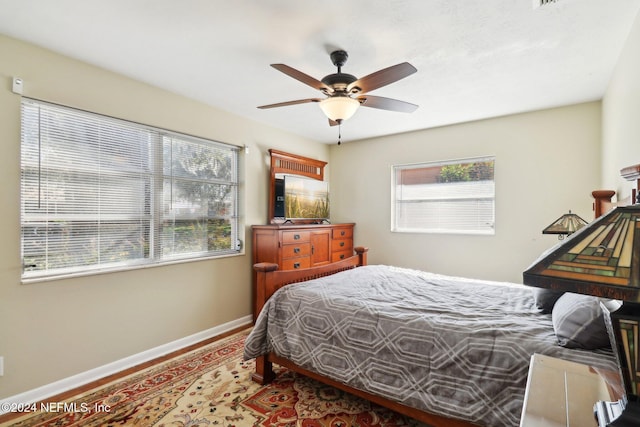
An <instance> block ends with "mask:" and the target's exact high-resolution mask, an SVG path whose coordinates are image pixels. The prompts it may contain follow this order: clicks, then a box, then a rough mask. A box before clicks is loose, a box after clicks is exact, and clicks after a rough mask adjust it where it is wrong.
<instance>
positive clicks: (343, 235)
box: [332, 227, 353, 240]
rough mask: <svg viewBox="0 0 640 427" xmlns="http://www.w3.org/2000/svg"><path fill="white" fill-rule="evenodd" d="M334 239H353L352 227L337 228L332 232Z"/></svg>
mask: <svg viewBox="0 0 640 427" xmlns="http://www.w3.org/2000/svg"><path fill="white" fill-rule="evenodd" d="M332 232H333V235H332V239H334V240H335V239H351V238H353V228H352V227H336V228H334V229H333V230H332Z"/></svg>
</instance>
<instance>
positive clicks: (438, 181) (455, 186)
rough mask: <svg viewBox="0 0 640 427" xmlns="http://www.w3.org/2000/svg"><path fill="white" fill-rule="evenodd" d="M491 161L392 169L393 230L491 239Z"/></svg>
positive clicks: (466, 161) (493, 196) (486, 158)
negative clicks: (489, 236) (488, 236)
mask: <svg viewBox="0 0 640 427" xmlns="http://www.w3.org/2000/svg"><path fill="white" fill-rule="evenodd" d="M494 163H495V159H494V158H493V157H482V158H474V159H465V160H454V161H446V162H434V163H421V164H413V165H401V166H394V167H393V190H392V193H393V196H392V197H393V207H392V224H391V229H392V231H398V232H423V233H464V234H494V229H495V206H494V205H495V184H494V179H493V170H494Z"/></svg>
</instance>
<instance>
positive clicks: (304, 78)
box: [271, 64, 333, 93]
mask: <svg viewBox="0 0 640 427" xmlns="http://www.w3.org/2000/svg"><path fill="white" fill-rule="evenodd" d="M271 66H272V67H273V68H275V69H276V70H278V71H281V72H283V73H285V74H286V75H287V76H289V77H293V78H294V79H296V80H298V81H300V82H302V83H304V84H306V85H309V86H311V87H312V88H314V89H318V90H321V91H323V92H325V93H333V88H331V87H330V86H327V85H326V84H324V83H322V82H321V81H320V80H318V79H315V78H313V77H311V76H310V75H308V74H305V73H303V72H302V71H298V70H296V69H295V68H291V67H289V66H288V65H284V64H271Z"/></svg>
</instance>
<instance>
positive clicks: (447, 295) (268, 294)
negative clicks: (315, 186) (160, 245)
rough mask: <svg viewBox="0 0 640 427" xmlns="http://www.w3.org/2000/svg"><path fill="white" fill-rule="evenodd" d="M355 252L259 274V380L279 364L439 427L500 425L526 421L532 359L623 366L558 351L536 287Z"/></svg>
mask: <svg viewBox="0 0 640 427" xmlns="http://www.w3.org/2000/svg"><path fill="white" fill-rule="evenodd" d="M356 251H357V255H355V256H354V257H352V258H349V259H347V260H344V261H343V262H341V263H340V264H339V265H335V266H334V265H328V266H323V267H321V268H316V269H306V271H305V270H299V271H278V270H277V265H275V264H268V263H263V264H257V265H256V266H255V270H256V272H257V274H258V284H259V286H258V289H260V290H261V292H263V294H261V295H259V296H258V299H259V300H261V301H264V306H263V307H261V312H260V315H259V316H258V319H257V321H256V324H255V326H254V328H253V330H252V332H251V334H250V335H249V337H248V339H247V341H246V344H245V358H247V359H249V358H254V357H255V358H256V372H255V374H254V376H253V378H254V380H255V381H257V382H260V383H263V384H264V383H268V382H270V381H271V380H272V379H273V375H274V374H273V370H272V364H273V363H276V364H278V365H281V366H285V367H287V368H289V369H292V370H294V371H296V372H300V373H302V374H304V375H307V376H310V377H312V378H315V379H318V380H320V381H323V382H325V383H328V384H330V385H333V386H336V387H339V388H341V389H344V390H346V391H349V392H351V393H354V394H356V395H359V396H361V397H364V398H366V399H369V400H371V401H373V402H375V403H378V404H381V405H383V406H386V407H389V408H390V409H393V410H396V411H398V412H400V413H403V414H405V415H408V416H410V417H413V418H416V419H418V420H420V421H423V422H425V423H427V424H430V425H433V426H435V427H440V426H472V425H481V426H491V427H499V426H517V425H518V424H519V419H520V415H521V411H522V403H523V397H524V390H525V386H526V380H527V373H528V368H529V361H530V358H531V356H532V354H533V353H539V354H545V355H549V356H553V357H559V358H563V359H567V360H573V361H577V362H580V363H585V364H589V365H591V366H594V367H597V368H602V369H605V370H612V371H613V370H615V369H616V364H615V359H614V356H613V353H612V352H611V350H610V349H607V348H596V349H583V348H567V347H564V346H560V345H558V337H557V336H556V334H555V331H554V327H553V324H552V316H551V314H549V313H542V312H541V309H540V308H539V306H538V303H539V301H538V302H537V301H536V299H535V298H534V297H533V294H532V289H531V288H529V287H525V286H523V285H516V284H508V283H497V282H489V281H482V280H472V279H463V278H456V277H448V276H442V275H438V274H432V273H428V272H423V271H416V270H411V269H405V268H398V267H393V266H386V265H367V262H366V253H367V250H366V248H362V247H359V248H357V250H356ZM333 270H338V271H337V272H334V271H333ZM331 273H334V274H331ZM307 279H310V280H307ZM289 283H297V284H296V285H295V286H285V285H286V284H289ZM280 288H282V289H280ZM276 291H277V292H276ZM604 335H605V339H607V340H608V337H607V336H606V330H605V331H604ZM596 347H598V346H596Z"/></svg>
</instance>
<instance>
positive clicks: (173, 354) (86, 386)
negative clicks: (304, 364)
mask: <svg viewBox="0 0 640 427" xmlns="http://www.w3.org/2000/svg"><path fill="white" fill-rule="evenodd" d="M247 328H248V326H241V327H238V328H236V329H233V330H231V331H228V332H225V333H223V334H220V335H216V336H215V337H211V338H208V339H206V340H204V341H200V342H198V343H195V344H192V345H190V346H187V347H184V348H181V349H180V350H176V351H174V352H171V353H169V354H165V355H164V356H160V357H157V358H155V359H152V360H149V361H147V362H144V363H141V364H139V365H136V366H133V367H131V368H128V369H125V370H123V371H120V372H116V373H115V374H111V375H109V376H106V377H104V378H100V379H99V380H96V381H92V382H90V383H87V384H84V385H82V386H80V387H76V388H74V389H71V390H68V391H65V392H64V393H60V394H57V395H55V396H51V397H49V398H47V399H45V400H43V401H42V402H45V403H46V402H62V401H64V400H66V399H69V398H71V397H73V396H75V395H78V394H81V393H84V392H86V391H89V390H91V389H94V388H97V387H100V386H102V385H105V384H108V383H110V382H112V381H115V380H118V379H120V378H124V377H126V376H128V375H131V374H134V373H136V372H138V371H142V370H143V369H147V368H149V367H151V366H154V365H159V364H161V363H164V362H166V361H167V360H169V359H173V358H174V357H177V356H180V355H182V354H185V353H188V352H190V351H192V350H195V349H197V348H200V347H203V346H205V345H207V344H211V343H213V342H216V341H218V340H221V339H223V338H226V337H228V336H231V335H233V334H235V333H238V332H240V331H243V330H245V329H247ZM38 403H39V402H38ZM22 415H24V414H21V413H7V414H4V415H0V423H5V422H7V421H11V420H12V419H14V418H18V417H21V416H22Z"/></svg>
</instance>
